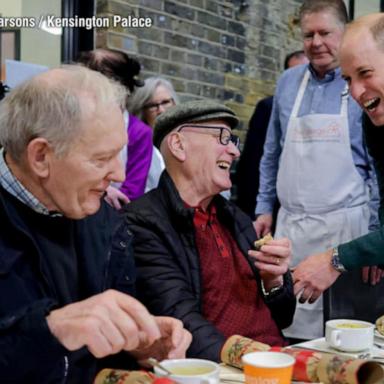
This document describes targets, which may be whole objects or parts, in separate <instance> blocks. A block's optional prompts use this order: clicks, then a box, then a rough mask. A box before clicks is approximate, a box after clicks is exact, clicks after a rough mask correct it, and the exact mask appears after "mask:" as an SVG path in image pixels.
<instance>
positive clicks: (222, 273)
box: [193, 204, 284, 345]
mask: <svg viewBox="0 0 384 384" xmlns="http://www.w3.org/2000/svg"><path fill="white" fill-rule="evenodd" d="M193 222H194V227H195V233H196V235H195V236H196V245H197V249H198V253H199V255H200V265H201V271H202V272H201V275H202V300H203V305H202V308H203V315H204V317H205V318H206V319H208V320H209V321H211V322H212V323H213V324H215V326H216V327H217V328H218V329H219V330H220V331H221V332H222V333H223V334H224V335H225V336H226V337H229V336H231V335H234V334H237V335H242V336H246V337H250V338H252V339H255V340H257V341H260V342H263V343H266V344H269V345H283V343H284V341H283V338H282V336H281V334H280V331H279V329H278V327H277V325H276V323H275V321H274V320H273V319H272V316H271V313H270V310H269V308H268V307H267V305H266V304H265V302H264V300H263V298H262V296H261V295H262V294H261V293H259V290H258V286H257V283H256V280H255V276H254V274H253V272H252V269H251V267H250V265H249V263H248V261H247V260H246V258H245V257H244V255H243V254H242V253H241V251H240V249H239V248H238V246H237V244H236V241H235V240H234V239H233V237H232V235H231V233H230V232H229V231H228V229H227V228H225V227H224V226H223V225H222V224H221V223H220V222H219V221H218V220H217V216H216V208H215V207H214V206H213V205H212V204H211V205H210V206H209V209H208V211H207V212H204V211H203V210H202V209H201V208H195V214H194V220H193Z"/></svg>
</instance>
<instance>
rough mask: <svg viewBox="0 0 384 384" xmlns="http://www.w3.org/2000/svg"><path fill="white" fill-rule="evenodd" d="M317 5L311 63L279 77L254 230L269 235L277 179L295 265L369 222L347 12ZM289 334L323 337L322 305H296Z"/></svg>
mask: <svg viewBox="0 0 384 384" xmlns="http://www.w3.org/2000/svg"><path fill="white" fill-rule="evenodd" d="M318 3H319V2H318V1H315V0H307V1H305V2H304V3H303V6H302V8H301V11H300V25H301V29H302V33H303V38H304V51H305V53H306V55H307V56H308V58H309V60H310V65H309V66H307V65H304V66H300V67H299V68H298V69H296V68H294V69H292V70H289V71H287V72H285V73H284V74H283V76H282V78H281V79H279V83H278V86H277V89H276V96H275V101H274V106H273V111H272V118H271V123H270V125H269V127H268V134H267V142H266V145H265V147H264V155H263V158H262V161H261V167H260V193H259V196H258V205H257V208H256V214H261V215H260V216H258V218H257V220H256V222H255V228H256V231H257V232H258V234H259V235H264V234H265V233H267V232H268V231H269V230H270V227H271V224H272V223H271V216H270V215H269V213H268V214H265V213H266V212H268V211H267V210H265V207H266V204H265V201H264V200H263V198H264V196H266V195H268V194H270V191H271V187H272V182H273V181H274V186H273V187H274V188H276V192H277V196H278V198H279V200H280V203H281V209H280V211H279V214H278V218H277V225H276V232H275V237H276V238H279V237H282V236H284V237H288V238H289V239H290V240H291V241H292V246H293V248H292V254H293V264H292V266H293V267H295V266H296V265H297V264H298V263H299V262H300V261H302V260H303V259H304V258H305V257H306V256H308V255H311V254H313V253H318V252H322V251H325V250H326V249H329V248H331V247H334V246H336V245H337V244H339V243H340V242H345V241H349V240H351V239H353V238H356V237H358V236H361V235H363V234H365V233H367V232H368V224H369V216H370V213H369V206H368V203H369V190H368V183H367V180H368V179H369V176H368V175H366V174H365V173H364V172H366V169H367V168H369V158H368V156H367V155H366V153H365V148H364V146H363V143H362V132H361V120H360V115H361V111H360V110H359V108H358V107H357V105H356V104H355V102H354V101H353V100H352V99H350V98H349V97H348V92H347V85H346V83H345V82H344V80H343V79H342V78H341V74H340V68H338V65H339V64H338V57H337V54H338V48H339V44H340V41H341V37H342V34H343V31H344V25H345V22H346V20H347V14H346V9H345V5H344V3H343V1H342V0H340V1H339V2H338V1H328V4H327V1H325V2H322V3H323V4H322V6H321V8H319V5H318ZM350 104H351V105H350ZM362 153H363V154H364V155H363V156H361V154H362ZM273 164H274V165H275V167H271V165H273ZM364 167H365V170H364ZM360 168H361V169H360ZM265 200H267V199H265ZM263 203H264V204H263ZM284 334H285V336H287V337H290V338H295V339H311V338H317V337H321V336H322V335H323V307H322V300H321V299H320V300H318V301H317V302H316V303H314V304H301V303H298V306H297V309H296V314H295V318H294V322H293V324H292V325H291V326H290V327H289V328H287V329H286V330H284Z"/></svg>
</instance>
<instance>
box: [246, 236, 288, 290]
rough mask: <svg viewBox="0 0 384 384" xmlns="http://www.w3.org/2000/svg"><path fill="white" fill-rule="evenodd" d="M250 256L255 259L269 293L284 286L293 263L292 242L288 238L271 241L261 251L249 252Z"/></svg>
mask: <svg viewBox="0 0 384 384" xmlns="http://www.w3.org/2000/svg"><path fill="white" fill-rule="evenodd" d="M248 255H249V256H250V257H252V258H254V259H255V266H256V267H257V268H258V270H259V273H260V277H261V279H262V280H263V284H264V287H265V289H266V290H267V291H269V290H270V289H271V288H273V287H277V286H280V285H282V284H283V282H284V279H283V275H284V274H285V273H286V272H287V271H288V269H289V264H290V262H291V242H290V241H289V240H288V239H287V238H282V239H274V240H270V241H268V243H267V244H265V245H263V246H262V247H261V248H260V251H254V250H249V251H248Z"/></svg>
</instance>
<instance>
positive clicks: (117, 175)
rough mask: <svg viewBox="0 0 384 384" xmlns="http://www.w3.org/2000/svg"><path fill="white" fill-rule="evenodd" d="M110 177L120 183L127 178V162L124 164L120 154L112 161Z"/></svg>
mask: <svg viewBox="0 0 384 384" xmlns="http://www.w3.org/2000/svg"><path fill="white" fill-rule="evenodd" d="M109 179H110V180H111V181H114V182H118V183H122V182H123V181H124V180H125V164H123V160H122V158H121V156H120V154H119V155H118V156H116V157H115V158H114V159H113V161H112V164H111V172H110V173H109Z"/></svg>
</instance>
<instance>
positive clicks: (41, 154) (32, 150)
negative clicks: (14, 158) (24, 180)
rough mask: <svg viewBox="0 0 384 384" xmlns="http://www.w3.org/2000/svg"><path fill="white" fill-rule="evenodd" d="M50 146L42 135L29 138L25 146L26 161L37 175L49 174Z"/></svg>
mask: <svg viewBox="0 0 384 384" xmlns="http://www.w3.org/2000/svg"><path fill="white" fill-rule="evenodd" d="M51 155H52V148H51V146H50V145H49V143H48V141H47V140H46V139H44V138H42V137H38V138H36V139H33V140H31V141H30V142H29V143H28V146H27V161H28V164H29V167H30V168H31V170H32V171H33V172H34V173H35V174H36V175H37V176H39V177H42V178H46V177H48V176H49V159H50V157H51Z"/></svg>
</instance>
